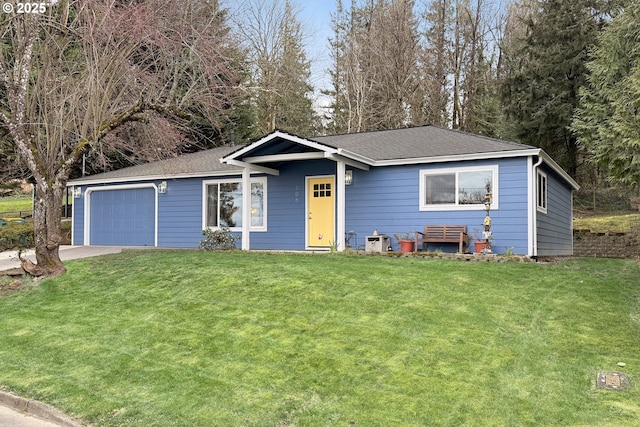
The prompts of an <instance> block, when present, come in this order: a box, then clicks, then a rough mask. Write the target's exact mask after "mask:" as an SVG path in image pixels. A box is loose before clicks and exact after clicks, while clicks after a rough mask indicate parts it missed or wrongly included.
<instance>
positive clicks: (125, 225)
mask: <svg viewBox="0 0 640 427" xmlns="http://www.w3.org/2000/svg"><path fill="white" fill-rule="evenodd" d="M85 203H86V208H87V211H88V214H87V215H86V217H85V218H87V220H88V222H89V223H88V224H85V230H88V231H89V233H88V235H86V236H85V244H89V245H103V246H156V218H157V213H156V210H157V208H156V207H157V198H156V188H155V186H145V187H133V188H130V187H129V188H121V187H120V188H118V187H116V188H114V187H97V188H92V189H89V190H87V194H86V198H85Z"/></svg>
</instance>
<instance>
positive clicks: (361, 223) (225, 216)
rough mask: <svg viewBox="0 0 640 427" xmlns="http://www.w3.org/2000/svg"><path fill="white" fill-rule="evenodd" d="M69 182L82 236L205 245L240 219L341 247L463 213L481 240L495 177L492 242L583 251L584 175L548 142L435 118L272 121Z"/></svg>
mask: <svg viewBox="0 0 640 427" xmlns="http://www.w3.org/2000/svg"><path fill="white" fill-rule="evenodd" d="M69 185H70V186H72V187H73V194H74V197H75V202H74V203H73V228H72V241H73V244H75V245H127V246H159V247H179V248H189V247H198V245H199V242H200V241H201V240H202V239H203V235H202V230H203V229H205V228H214V229H215V228H218V227H229V228H230V229H231V230H232V231H233V232H234V233H238V236H241V247H242V249H246V250H249V249H256V250H322V249H327V250H328V249H330V248H335V249H337V250H339V251H340V250H344V249H345V247H352V248H356V247H358V248H363V247H365V242H366V239H367V237H368V236H372V235H373V234H374V231H376V232H377V233H378V234H379V235H388V236H390V243H391V245H392V246H393V249H394V250H397V248H398V246H397V242H396V241H395V239H394V238H393V236H394V234H395V233H405V232H407V231H410V232H411V233H413V232H414V231H419V230H420V231H422V230H423V229H424V226H425V225H429V224H438V225H446V224H463V225H466V226H467V230H468V231H469V234H470V236H471V240H472V241H473V238H474V234H481V231H482V230H483V228H482V226H483V220H484V218H485V205H484V196H485V187H486V186H487V185H489V186H490V187H491V193H492V197H491V206H490V216H491V219H492V226H491V231H492V234H493V252H494V253H503V252H505V251H507V250H510V251H512V252H513V253H517V254H526V255H529V256H532V257H535V256H554V255H570V254H572V252H573V238H572V237H573V236H572V210H573V206H572V192H573V190H577V189H578V185H577V184H576V182H575V181H574V180H573V179H571V177H570V176H569V175H568V174H567V173H566V172H565V171H563V170H562V168H560V167H559V166H558V164H557V163H556V162H554V161H553V159H551V158H550V157H549V156H548V155H547V154H546V153H545V152H544V151H543V150H541V149H540V148H536V147H532V146H528V145H522V144H517V143H514V142H508V141H502V140H498V139H494V138H488V137H484V136H479V135H473V134H469V133H465V132H460V131H453V130H449V129H445V128H441V127H437V126H422V127H413V128H405V129H397V130H384V131H375V132H363V133H353V134H344V135H331V136H320V137H315V138H301V137H298V136H295V135H291V134H288V133H285V132H281V131H275V132H273V133H271V134H269V135H267V136H265V137H263V138H261V139H259V140H257V141H255V142H253V143H250V144H247V145H242V146H224V147H219V148H214V149H210V150H206V151H201V152H198V153H193V154H186V155H183V156H180V157H177V158H174V159H168V160H163V161H158V162H154V163H148V164H143V165H139V166H133V167H129V168H125V169H121V170H117V171H112V172H107V173H102V174H97V175H93V176H86V177H83V178H79V179H75V180H72V181H70V183H69ZM245 189H250V190H249V191H245ZM476 237H477V236H476ZM428 249H429V250H443V251H448V252H456V251H458V245H457V244H447V243H444V244H433V245H432V246H431V247H430V248H428Z"/></svg>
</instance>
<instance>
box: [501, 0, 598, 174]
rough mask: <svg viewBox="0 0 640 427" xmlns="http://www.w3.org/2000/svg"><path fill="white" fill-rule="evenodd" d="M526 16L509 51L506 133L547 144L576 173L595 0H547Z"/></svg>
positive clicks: (504, 93) (595, 28) (505, 87)
mask: <svg viewBox="0 0 640 427" xmlns="http://www.w3.org/2000/svg"><path fill="white" fill-rule="evenodd" d="M538 6H539V7H537V8H534V9H533V12H532V15H531V16H530V17H525V19H526V21H525V22H526V23H527V28H526V31H527V32H526V34H525V35H524V38H523V39H522V40H519V41H514V43H513V44H512V46H511V49H509V50H508V51H506V52H505V53H506V56H507V58H506V59H507V64H508V68H507V70H506V78H505V80H504V84H503V87H502V103H503V106H504V111H505V113H506V117H507V121H509V122H510V124H511V134H510V135H507V137H510V138H513V139H516V140H518V141H520V142H523V143H526V144H531V145H535V146H538V147H541V148H544V149H545V151H547V152H548V153H549V154H550V155H552V156H553V157H554V158H555V159H556V160H558V162H559V163H560V164H561V165H562V166H563V167H564V168H565V169H566V170H567V171H568V172H569V173H570V174H571V175H572V176H575V175H576V169H577V167H578V144H577V139H576V136H575V135H574V133H573V132H572V131H571V129H570V125H571V120H572V117H573V113H574V110H575V108H576V106H577V104H578V93H579V89H580V88H581V87H582V86H584V85H585V83H586V79H587V74H588V70H587V69H586V66H585V64H586V61H587V53H588V50H589V48H590V46H592V45H593V44H594V42H595V38H596V35H597V31H598V29H599V25H598V24H599V23H598V14H596V13H594V11H597V10H599V8H598V7H597V4H595V1H584V2H581V1H578V2H577V1H574V0H543V1H541V2H540V3H538Z"/></svg>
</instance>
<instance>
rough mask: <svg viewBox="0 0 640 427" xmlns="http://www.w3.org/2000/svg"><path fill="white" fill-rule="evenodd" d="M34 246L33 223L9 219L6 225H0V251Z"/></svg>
mask: <svg viewBox="0 0 640 427" xmlns="http://www.w3.org/2000/svg"><path fill="white" fill-rule="evenodd" d="M33 246H34V239H33V224H29V223H27V224H20V223H18V222H13V221H9V222H8V223H7V224H6V225H5V226H4V227H0V251H6V250H9V249H27V248H32V247H33Z"/></svg>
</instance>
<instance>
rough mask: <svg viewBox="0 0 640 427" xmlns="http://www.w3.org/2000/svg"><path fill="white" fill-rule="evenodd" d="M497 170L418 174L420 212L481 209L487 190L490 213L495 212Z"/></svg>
mask: <svg viewBox="0 0 640 427" xmlns="http://www.w3.org/2000/svg"><path fill="white" fill-rule="evenodd" d="M497 177H498V166H485V167H463V168H456V169H437V170H421V171H420V210H448V209H452V208H454V209H469V210H475V209H484V202H485V197H486V193H487V190H486V187H487V185H490V186H491V195H492V197H491V209H497V208H498V179H497Z"/></svg>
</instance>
